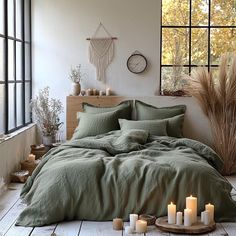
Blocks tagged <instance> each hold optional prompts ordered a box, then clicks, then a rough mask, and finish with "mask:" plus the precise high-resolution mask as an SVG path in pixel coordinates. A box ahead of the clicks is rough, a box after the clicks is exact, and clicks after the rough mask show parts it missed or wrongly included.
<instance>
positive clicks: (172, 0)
mask: <svg viewBox="0 0 236 236" xmlns="http://www.w3.org/2000/svg"><path fill="white" fill-rule="evenodd" d="M189 9H190V7H189V0H181V1H180V0H178V1H176V0H163V1H162V24H163V25H176V26H178V25H189Z"/></svg>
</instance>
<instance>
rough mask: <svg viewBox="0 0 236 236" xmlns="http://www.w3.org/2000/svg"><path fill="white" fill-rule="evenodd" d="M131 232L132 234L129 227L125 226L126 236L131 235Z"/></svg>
mask: <svg viewBox="0 0 236 236" xmlns="http://www.w3.org/2000/svg"><path fill="white" fill-rule="evenodd" d="M133 232H134V230H133V228H132V227H131V226H125V233H126V234H132V233H133Z"/></svg>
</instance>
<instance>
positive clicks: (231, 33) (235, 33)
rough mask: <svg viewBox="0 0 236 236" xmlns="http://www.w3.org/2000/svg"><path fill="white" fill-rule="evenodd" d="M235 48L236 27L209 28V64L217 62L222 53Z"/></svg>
mask: <svg viewBox="0 0 236 236" xmlns="http://www.w3.org/2000/svg"><path fill="white" fill-rule="evenodd" d="M235 48H236V29H233V28H232V29H227V28H225V29H222V28H221V29H211V64H213V65H214V64H216V65H218V64H219V59H220V56H221V55H222V54H225V53H227V52H233V51H235Z"/></svg>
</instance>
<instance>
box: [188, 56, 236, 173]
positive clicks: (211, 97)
mask: <svg viewBox="0 0 236 236" xmlns="http://www.w3.org/2000/svg"><path fill="white" fill-rule="evenodd" d="M229 62H230V61H229V57H228V56H223V57H222V58H221V63H220V66H219V80H218V81H215V80H214V78H213V76H212V73H211V72H210V73H208V71H207V70H206V68H198V69H197V70H195V71H194V73H193V75H192V79H191V82H190V85H189V87H188V89H187V90H188V92H189V93H190V94H191V95H192V96H194V97H195V98H196V99H197V100H198V102H199V104H200V106H201V108H202V110H203V112H204V114H205V115H206V116H207V117H208V119H209V121H210V125H211V129H212V135H213V147H214V149H215V151H216V152H217V153H218V155H219V156H220V157H221V158H222V159H223V161H224V168H223V170H222V173H223V174H225V175H230V174H232V173H233V172H234V171H235V170H234V168H235V166H236V55H234V56H233V59H232V62H231V64H230V65H229Z"/></svg>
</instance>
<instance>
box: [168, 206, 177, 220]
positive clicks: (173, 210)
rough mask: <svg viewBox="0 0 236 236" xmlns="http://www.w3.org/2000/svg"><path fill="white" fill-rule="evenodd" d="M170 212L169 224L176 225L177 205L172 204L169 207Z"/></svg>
mask: <svg viewBox="0 0 236 236" xmlns="http://www.w3.org/2000/svg"><path fill="white" fill-rule="evenodd" d="M167 211H168V224H175V215H176V205H175V204H173V203H172V202H171V203H170V204H169V205H168V207H167Z"/></svg>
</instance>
